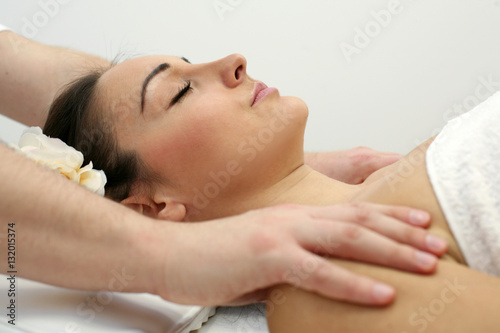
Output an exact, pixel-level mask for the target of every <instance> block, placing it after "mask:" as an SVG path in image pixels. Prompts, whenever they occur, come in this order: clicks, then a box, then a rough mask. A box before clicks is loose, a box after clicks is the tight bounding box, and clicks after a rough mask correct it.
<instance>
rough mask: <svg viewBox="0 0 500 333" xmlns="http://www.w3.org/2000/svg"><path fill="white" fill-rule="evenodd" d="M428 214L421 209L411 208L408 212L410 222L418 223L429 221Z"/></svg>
mask: <svg viewBox="0 0 500 333" xmlns="http://www.w3.org/2000/svg"><path fill="white" fill-rule="evenodd" d="M430 218H431V216H430V214H429V213H427V212H424V211H422V210H412V211H411V212H410V222H411V223H414V224H418V225H422V224H425V223H427V222H429V219H430Z"/></svg>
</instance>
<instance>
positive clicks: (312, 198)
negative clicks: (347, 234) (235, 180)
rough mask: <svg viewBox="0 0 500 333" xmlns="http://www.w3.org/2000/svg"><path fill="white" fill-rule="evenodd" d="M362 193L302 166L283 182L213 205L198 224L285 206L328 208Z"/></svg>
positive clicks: (356, 188)
mask: <svg viewBox="0 0 500 333" xmlns="http://www.w3.org/2000/svg"><path fill="white" fill-rule="evenodd" d="M360 189H361V186H360V185H349V184H346V183H343V182H340V181H337V180H334V179H331V178H329V177H327V176H325V175H323V174H321V173H319V172H317V171H315V170H313V169H312V168H310V167H308V166H306V165H301V166H299V167H298V168H296V169H294V170H293V171H291V172H290V173H289V174H288V175H286V176H284V177H281V178H280V179H278V180H276V181H274V182H270V183H267V184H266V186H262V187H261V186H259V187H257V188H255V189H254V190H251V191H249V190H248V189H247V190H245V191H241V192H240V193H238V194H234V195H233V196H232V197H231V198H228V199H227V200H223V201H224V202H219V203H213V204H215V205H209V207H207V209H204V210H203V211H201V212H200V213H201V215H198V216H197V217H196V220H207V219H213V218H220V217H226V216H232V215H237V214H241V213H244V212H247V211H249V210H253V209H258V208H264V207H270V206H275V205H279V204H285V203H293V204H299V205H310V206H326V205H332V204H339V203H344V202H348V201H349V199H350V198H351V197H352V196H353V195H354V194H356V193H357V192H358V191H359V190H360Z"/></svg>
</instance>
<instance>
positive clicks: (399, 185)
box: [268, 139, 500, 333]
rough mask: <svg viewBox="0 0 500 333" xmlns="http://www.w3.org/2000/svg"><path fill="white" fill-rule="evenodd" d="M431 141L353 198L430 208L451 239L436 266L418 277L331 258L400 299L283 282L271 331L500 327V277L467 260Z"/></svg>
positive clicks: (435, 227)
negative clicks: (439, 189) (362, 301)
mask: <svg viewBox="0 0 500 333" xmlns="http://www.w3.org/2000/svg"><path fill="white" fill-rule="evenodd" d="M431 141H432V139H430V140H428V141H427V142H425V143H423V144H422V145H420V146H419V147H417V148H416V149H414V150H413V151H412V152H411V153H410V154H408V155H407V156H405V157H404V158H403V159H402V160H401V161H400V162H398V163H396V164H394V165H391V166H388V167H386V168H383V169H381V170H379V171H378V172H376V173H374V174H373V175H372V176H370V177H369V178H368V179H367V181H366V183H365V184H364V186H363V188H362V189H360V190H359V191H358V192H356V193H355V194H354V195H353V196H352V197H351V198H350V199H349V201H351V202H372V203H380V204H383V203H392V204H398V205H399V204H402V205H411V206H414V207H418V208H421V209H425V210H427V211H428V212H430V213H431V216H432V223H431V226H430V227H429V231H430V232H431V233H432V234H434V235H438V236H440V237H442V238H444V239H446V240H447V241H448V244H449V247H448V251H447V253H446V254H444V255H443V256H442V257H441V258H440V264H439V267H438V270H437V272H436V273H435V274H433V275H430V276H424V275H415V274H407V273H404V272H398V271H395V270H392V269H389V268H383V267H381V266H375V265H370V264H363V263H354V262H349V261H343V260H338V259H330V261H331V262H332V263H335V264H336V265H339V266H341V267H344V268H346V269H349V270H352V271H356V272H358V273H363V274H366V275H368V276H371V277H373V278H376V279H380V280H381V281H385V282H386V283H390V284H392V285H394V286H395V287H396V290H397V292H398V295H399V297H398V299H397V301H396V302H394V304H392V305H391V306H390V307H387V308H367V307H363V306H356V305H349V304H347V303H344V302H336V301H330V300H326V299H324V298H322V297H320V296H318V295H316V294H313V293H308V292H303V291H299V290H298V289H297V288H296V287H291V286H284V285H282V286H277V287H276V288H275V290H274V291H272V292H271V293H270V294H269V300H268V309H269V310H272V311H270V312H269V316H268V323H269V328H270V331H271V332H273V333H276V332H287V333H291V332H370V333H374V332H398V333H399V332H408V333H409V332H424V331H425V332H496V331H498V327H500V318H499V317H498V315H497V313H496V312H497V310H496V309H498V308H499V307H500V301H499V297H498V296H499V295H500V279H498V278H496V277H493V276H490V275H486V274H483V273H480V272H477V271H474V270H472V269H470V268H468V267H467V266H466V263H465V260H464V257H463V255H462V253H461V251H460V248H459V246H458V244H457V242H456V241H455V239H454V237H453V235H452V233H451V231H450V229H449V227H448V224H447V222H446V219H445V217H444V215H443V212H442V211H441V208H440V206H439V203H438V201H437V199H436V197H435V195H434V192H433V190H432V187H431V184H430V182H429V179H428V175H427V170H426V165H425V152H426V150H427V147H428V145H429V144H430V143H431ZM273 297H274V300H273ZM479 304H480V306H478V305H479Z"/></svg>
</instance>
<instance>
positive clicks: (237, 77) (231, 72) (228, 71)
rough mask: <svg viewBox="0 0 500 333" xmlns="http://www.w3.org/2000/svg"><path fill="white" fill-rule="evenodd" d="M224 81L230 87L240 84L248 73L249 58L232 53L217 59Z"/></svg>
mask: <svg viewBox="0 0 500 333" xmlns="http://www.w3.org/2000/svg"><path fill="white" fill-rule="evenodd" d="M217 62H218V63H219V65H220V75H221V78H222V82H223V83H224V85H226V86H227V87H228V88H234V87H237V86H238V85H240V84H241V83H242V82H243V81H244V80H245V77H246V75H247V60H246V59H245V57H244V56H242V55H241V54H231V55H229V56H227V57H225V58H222V59H220V60H218V61H217Z"/></svg>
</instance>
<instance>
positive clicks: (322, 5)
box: [0, 0, 500, 153]
mask: <svg viewBox="0 0 500 333" xmlns="http://www.w3.org/2000/svg"><path fill="white" fill-rule="evenodd" d="M397 3H399V7H398V10H397V11H394V10H393V14H391V15H390V17H389V16H387V15H383V13H387V12H389V13H390V11H389V10H390V9H392V8H393V7H392V5H393V4H397ZM216 7H217V8H218V9H216ZM381 11H382V12H381ZM377 13H378V14H377ZM377 16H378V21H377V18H376V17H377ZM379 21H380V22H382V23H379ZM0 22H1V23H3V24H5V25H8V26H10V27H11V28H13V30H14V31H16V32H18V33H21V34H24V35H25V36H27V37H30V38H32V39H35V40H37V41H40V42H43V43H47V44H53V45H59V46H67V47H70V48H75V49H79V50H83V51H86V52H90V53H94V54H98V55H101V56H103V57H107V58H113V57H114V56H115V55H116V54H117V53H119V52H124V53H125V54H128V55H130V56H135V55H146V54H172V55H178V56H186V57H187V58H189V59H190V60H191V62H205V61H211V60H214V59H218V58H220V57H223V56H225V55H228V54H231V53H234V52H238V53H242V54H243V55H245V56H246V58H247V60H248V69H247V70H248V73H249V74H250V75H251V76H252V77H254V78H256V79H259V80H262V81H264V82H265V83H267V84H268V85H269V86H275V87H277V88H279V90H280V92H281V94H282V95H295V96H299V97H301V98H303V99H304V100H305V101H306V102H307V103H308V105H309V110H310V116H309V127H308V130H307V132H306V149H307V150H328V149H342V148H348V147H354V146H358V145H365V146H369V147H372V148H374V149H379V150H387V151H396V152H400V153H405V152H408V151H409V150H410V149H411V148H412V147H414V146H415V145H416V144H417V143H419V142H420V141H422V140H424V139H425V138H427V137H430V136H431V135H433V134H434V133H435V132H436V131H437V130H439V128H440V127H442V126H443V125H444V124H445V122H446V120H448V119H450V118H451V117H453V116H455V115H457V114H459V113H461V112H463V111H464V110H465V109H470V108H471V107H473V106H474V105H475V104H477V103H479V102H480V101H481V100H484V99H485V98H486V97H487V96H488V95H491V94H492V92H493V91H494V90H500V0H440V1H438V0H399V1H397V0H343V1H341V0H307V1H305V0H301V1H298V0H279V1H276V0H184V1H181V0H178V1H173V0H155V1H153V0H148V1H133V0H106V1H103V0H69V1H68V0H64V1H63V0H2V1H1V2H0ZM363 30H364V31H366V32H367V33H368V34H369V35H371V37H370V36H368V37H366V35H365V37H363V36H362V34H363V35H364V34H365V33H364V32H361V31H363ZM343 49H344V51H343ZM347 49H349V50H350V51H351V52H354V49H356V50H355V51H356V52H357V53H351V54H350V55H349V54H348V53H346V52H347V51H345V50H347ZM0 61H1V55H0ZM488 81H489V83H488ZM485 82H486V83H485ZM20 130H21V127H16V126H13V125H12V122H10V121H7V120H5V119H4V118H2V119H0V138H3V139H4V140H8V141H9V140H12V141H17V138H18V136H19V133H20Z"/></svg>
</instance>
